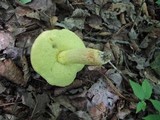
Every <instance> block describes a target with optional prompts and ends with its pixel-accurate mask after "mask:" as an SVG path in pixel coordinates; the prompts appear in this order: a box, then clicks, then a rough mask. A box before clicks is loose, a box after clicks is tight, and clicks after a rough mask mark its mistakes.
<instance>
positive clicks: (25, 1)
mask: <svg viewBox="0 0 160 120" xmlns="http://www.w3.org/2000/svg"><path fill="white" fill-rule="evenodd" d="M19 1H20V2H21V3H22V4H26V3H29V2H31V1H32V0H19Z"/></svg>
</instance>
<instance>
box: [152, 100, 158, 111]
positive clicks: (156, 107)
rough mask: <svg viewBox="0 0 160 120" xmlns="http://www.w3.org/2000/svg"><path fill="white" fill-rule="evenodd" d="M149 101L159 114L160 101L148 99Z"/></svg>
mask: <svg viewBox="0 0 160 120" xmlns="http://www.w3.org/2000/svg"><path fill="white" fill-rule="evenodd" d="M150 101H151V103H152V104H153V106H154V108H155V109H156V110H157V111H158V112H160V101H158V100H152V99H150Z"/></svg>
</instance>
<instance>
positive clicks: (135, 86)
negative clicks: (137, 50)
mask: <svg viewBox="0 0 160 120" xmlns="http://www.w3.org/2000/svg"><path fill="white" fill-rule="evenodd" d="M129 82H130V85H131V87H132V90H133V92H134V94H135V95H136V96H137V97H138V98H139V99H140V100H144V98H145V96H144V91H143V88H142V86H140V85H139V84H138V83H136V82H134V81H132V80H129Z"/></svg>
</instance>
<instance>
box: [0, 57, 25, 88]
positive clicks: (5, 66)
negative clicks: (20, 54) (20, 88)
mask: <svg viewBox="0 0 160 120" xmlns="http://www.w3.org/2000/svg"><path fill="white" fill-rule="evenodd" d="M0 76H3V77H5V78H7V79H8V80H10V81H11V82H13V83H16V84H19V85H26V82H27V81H25V80H24V78H23V73H22V71H21V70H20V69H19V68H18V67H17V66H16V65H15V64H14V62H13V61H12V60H10V59H8V60H4V61H0Z"/></svg>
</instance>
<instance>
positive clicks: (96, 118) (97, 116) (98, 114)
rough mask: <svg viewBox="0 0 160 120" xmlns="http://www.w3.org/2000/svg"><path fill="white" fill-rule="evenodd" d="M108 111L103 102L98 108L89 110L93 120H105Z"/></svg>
mask: <svg viewBox="0 0 160 120" xmlns="http://www.w3.org/2000/svg"><path fill="white" fill-rule="evenodd" d="M106 110H107V109H106V107H105V105H104V103H103V102H102V103H100V104H98V105H96V106H93V107H91V108H90V110H89V114H90V115H91V117H92V119H93V120H102V119H103V118H104V114H105V112H106Z"/></svg>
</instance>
